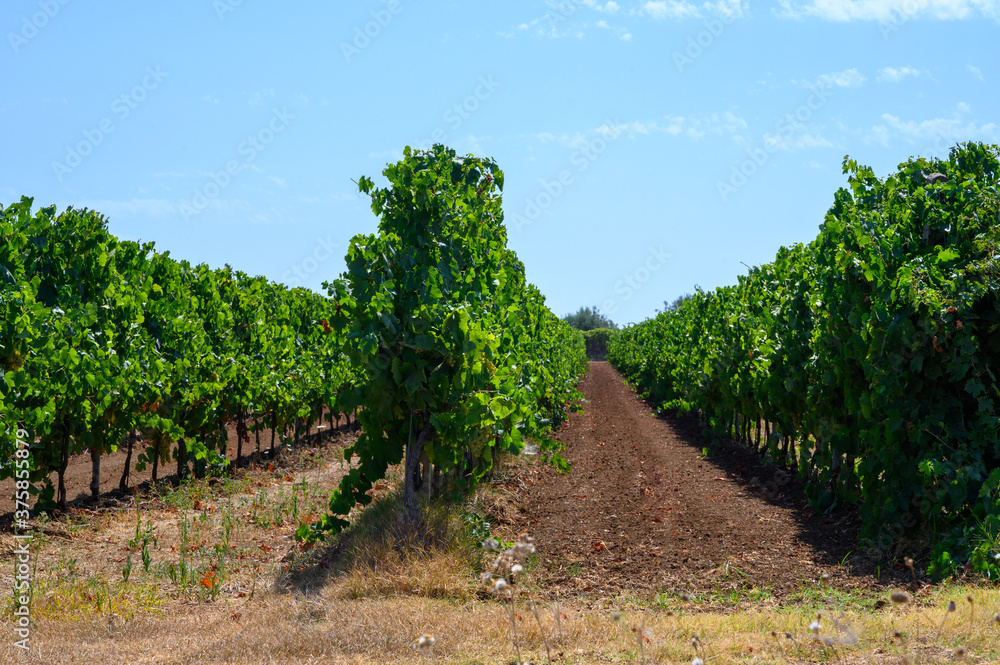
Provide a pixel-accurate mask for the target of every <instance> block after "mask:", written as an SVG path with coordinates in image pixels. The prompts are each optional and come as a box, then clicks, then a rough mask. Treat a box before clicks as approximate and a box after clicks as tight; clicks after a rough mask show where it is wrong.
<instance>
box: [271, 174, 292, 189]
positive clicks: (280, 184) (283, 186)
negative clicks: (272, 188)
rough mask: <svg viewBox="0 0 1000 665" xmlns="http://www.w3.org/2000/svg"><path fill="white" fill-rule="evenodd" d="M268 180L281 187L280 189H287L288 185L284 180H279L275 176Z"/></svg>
mask: <svg viewBox="0 0 1000 665" xmlns="http://www.w3.org/2000/svg"><path fill="white" fill-rule="evenodd" d="M268 178H270V179H271V181H272V182H273V183H274V184H276V185H277V186H278V187H281V188H282V189H284V188H285V187H288V183H287V182H286V181H285V179H284V178H279V177H278V176H275V175H272V176H268Z"/></svg>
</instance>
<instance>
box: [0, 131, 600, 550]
mask: <svg viewBox="0 0 1000 665" xmlns="http://www.w3.org/2000/svg"><path fill="white" fill-rule="evenodd" d="M406 154H407V156H406V159H404V160H403V161H402V162H400V163H399V164H397V165H393V166H390V167H388V168H387V169H386V171H385V175H386V176H387V177H388V178H389V181H390V183H391V185H392V189H390V190H379V189H375V188H374V186H373V184H372V182H371V181H370V180H368V179H366V178H362V180H361V191H362V192H363V193H365V194H370V195H371V198H372V210H373V211H374V212H375V214H376V215H379V216H380V217H381V218H382V223H381V225H380V232H379V234H378V235H377V236H367V237H362V236H359V237H357V238H355V239H354V240H353V241H352V243H351V249H350V252H349V254H348V272H347V273H346V275H345V276H344V277H343V278H342V279H340V280H337V281H335V282H334V283H332V284H330V285H329V288H330V296H329V297H324V296H321V295H318V294H316V293H313V292H310V291H308V290H306V289H301V288H300V289H288V288H286V287H284V286H282V285H280V284H276V283H273V282H269V281H268V280H266V279H264V278H261V277H250V276H248V275H246V274H244V273H242V272H239V271H234V270H232V269H231V268H230V267H229V266H226V267H225V268H222V269H212V268H209V267H208V266H205V265H198V266H192V265H190V264H189V263H187V262H185V261H178V260H175V259H173V258H172V257H170V256H169V253H166V252H157V251H156V250H155V247H154V245H153V244H152V243H146V244H141V245H140V244H138V243H134V242H126V241H120V240H118V239H117V238H115V237H114V236H113V235H111V234H110V233H109V232H108V229H107V221H106V220H105V219H104V217H103V216H102V215H101V214H99V213H98V212H95V211H90V210H76V209H72V208H70V209H68V210H66V211H64V212H62V213H58V214H57V212H56V210H55V208H53V207H47V208H46V207H43V208H41V209H39V210H38V211H37V212H35V213H34V214H32V204H33V201H32V200H31V199H28V198H24V199H22V200H21V201H20V203H17V204H14V205H11V206H9V207H6V208H3V209H2V211H0V212H2V222H0V224H2V226H0V232H2V235H3V239H4V242H3V244H2V245H0V278H2V285H0V289H2V290H0V294H2V295H0V297H2V299H0V302H2V308H3V325H4V328H3V331H2V336H0V358H2V363H3V369H4V381H3V382H0V418H2V420H3V425H4V429H5V430H6V431H7V434H6V435H5V437H4V439H3V441H2V443H0V446H2V448H0V479H2V478H11V477H15V478H16V479H17V499H18V501H19V504H18V512H17V516H18V517H19V518H22V517H24V518H26V517H27V516H28V505H29V503H30V504H31V505H33V506H34V507H35V508H36V509H44V508H49V507H53V506H56V507H60V508H63V509H65V507H66V501H67V491H66V487H65V485H64V481H63V477H64V474H65V471H66V468H67V464H68V462H69V460H70V458H71V456H73V455H76V454H79V453H81V452H83V451H89V455H90V457H91V460H92V465H93V478H94V480H93V482H92V484H91V489H92V492H93V495H94V498H95V499H96V498H97V494H98V492H99V488H100V468H101V459H102V456H104V455H107V454H109V453H113V452H115V451H116V450H118V449H119V448H122V447H124V448H127V450H128V460H129V461H128V462H126V465H125V472H124V474H123V476H122V480H121V486H122V488H125V487H126V484H127V476H128V474H129V471H130V469H131V468H132V464H131V462H130V461H131V460H132V454H133V448H134V447H138V448H139V449H137V450H135V462H134V468H136V469H138V470H143V469H146V468H151V469H152V479H153V481H154V482H155V481H156V480H157V478H158V477H159V476H160V475H161V474H162V469H163V466H164V465H166V464H168V463H170V464H174V463H175V464H176V475H177V477H178V478H180V479H183V478H185V477H187V476H188V475H193V476H194V477H196V478H202V477H205V476H206V475H211V474H216V475H217V474H222V473H225V472H226V470H227V468H226V467H227V466H228V465H229V464H230V461H229V460H228V457H227V450H226V446H227V445H228V437H227V435H226V427H227V424H232V423H235V425H236V430H237V433H238V435H239V436H238V442H239V443H238V445H239V450H238V451H237V455H236V460H235V461H236V463H237V464H238V463H239V461H240V459H241V458H242V456H243V448H242V447H243V444H244V442H246V443H249V441H250V433H251V432H252V431H253V432H256V433H257V440H256V449H257V451H259V450H260V446H261V442H260V437H259V433H260V431H261V430H262V429H265V428H268V429H270V430H271V441H270V446H271V448H272V449H273V448H274V446H275V433H284V434H283V435H282V436H281V438H282V439H283V440H282V443H285V442H286V441H285V439H291V440H294V439H296V438H297V437H298V436H299V434H300V432H301V431H303V430H306V431H308V430H309V429H310V428H311V427H312V426H313V425H314V424H316V423H317V422H318V421H319V420H320V419H322V418H323V416H324V414H326V417H327V418H328V419H329V424H330V425H333V421H334V419H335V418H336V420H337V422H338V423H339V419H340V414H342V413H348V412H353V413H355V414H357V413H358V411H359V410H360V420H361V423H362V424H363V426H364V433H363V434H362V436H361V438H360V439H359V440H358V441H357V443H356V444H355V445H354V446H353V447H351V448H350V449H349V450H348V451H347V452H346V457H347V459H348V460H351V459H352V458H353V457H354V456H357V457H358V458H359V462H358V465H357V467H356V468H355V469H354V470H352V472H351V473H350V474H349V475H348V476H347V477H346V478H345V480H344V483H343V487H342V490H341V492H339V493H336V494H335V496H334V497H333V499H332V500H331V504H330V506H331V510H332V513H331V515H329V516H328V517H327V518H324V519H323V520H321V521H320V522H319V523H317V524H315V525H313V526H312V527H311V528H308V527H307V528H303V529H302V530H300V534H299V535H300V537H302V538H307V539H308V538H315V537H316V536H317V535H318V534H322V533H323V532H325V531H333V530H336V529H337V528H338V527H339V526H340V525H343V524H344V522H343V519H342V517H338V516H345V515H347V514H348V513H349V512H350V510H351V508H352V507H353V506H354V505H355V503H366V502H367V501H369V500H370V497H369V495H368V494H366V492H367V491H368V490H369V489H371V487H372V484H373V483H374V482H375V481H376V480H378V479H380V478H382V477H383V476H384V475H385V473H386V470H387V468H388V467H389V465H391V464H397V463H399V462H400V461H401V457H402V455H403V453H404V449H405V450H407V451H409V452H410V455H409V457H408V458H407V460H406V464H407V469H408V471H409V472H410V473H409V475H408V478H410V480H412V481H413V482H412V483H410V484H409V485H414V486H417V487H420V486H422V485H423V480H424V478H425V477H426V479H427V480H428V481H433V482H434V483H435V486H436V487H437V489H438V491H439V492H444V491H446V490H447V491H450V490H458V489H461V488H466V489H467V488H469V487H471V486H473V485H474V484H475V482H476V481H477V480H478V479H479V478H481V477H482V476H483V474H485V473H486V472H487V471H488V470H489V468H490V466H491V461H492V455H493V453H492V451H494V450H498V449H503V450H509V451H512V452H516V451H518V450H520V449H521V448H522V447H523V446H524V442H525V439H526V437H532V438H533V439H534V440H535V441H537V442H538V443H539V444H540V445H541V447H542V449H543V451H544V452H545V454H546V455H547V456H549V457H550V458H551V459H552V461H553V462H554V463H559V461H560V460H561V457H560V456H559V453H558V450H557V449H556V448H557V445H556V443H555V442H554V441H553V440H552V439H550V438H549V437H548V436H547V432H549V431H551V430H552V429H553V428H554V427H557V426H558V424H559V422H560V421H561V419H562V418H563V417H564V415H565V410H566V408H567V407H568V404H569V403H570V401H571V400H572V399H573V398H574V396H575V395H576V394H577V393H576V392H575V389H574V384H575V383H576V378H577V376H578V375H579V374H580V373H581V372H582V371H583V369H584V367H585V365H584V362H585V357H584V351H583V339H582V337H581V336H580V334H579V333H576V332H575V331H572V329H570V328H569V326H568V325H566V324H565V323H563V322H562V321H560V320H559V319H558V318H557V317H555V316H554V315H553V314H552V313H551V312H550V311H549V310H548V309H547V308H546V307H545V304H544V298H543V297H542V296H541V295H540V294H539V292H538V291H537V289H535V288H534V287H533V286H532V285H530V284H528V283H526V282H525V280H524V268H523V265H521V263H520V262H519V261H518V260H517V257H516V256H515V255H514V254H513V253H512V252H511V251H510V250H508V249H507V248H506V236H505V233H504V230H503V226H502V212H501V211H500V196H499V192H500V190H501V189H502V187H503V173H502V172H501V171H500V170H499V169H498V168H497V166H496V165H495V164H494V163H492V162H489V161H486V160H478V159H471V158H470V159H460V158H457V157H456V155H455V153H454V152H453V151H448V150H446V149H444V148H443V147H440V146H438V147H436V148H435V149H434V150H433V151H429V152H422V153H412V154H411V153H410V152H409V150H408V151H407V153H406ZM15 434H17V437H15ZM140 437H141V444H140V445H139V446H136V444H137V442H138V441H139V439H140ZM18 440H23V441H24V442H25V443H26V444H27V446H26V448H23V449H19V448H18V443H17V442H18ZM265 445H266V442H265ZM53 472H55V473H56V475H57V478H58V480H57V482H56V483H55V484H53V483H52V482H50V480H49V476H50V474H52V473H53ZM418 472H419V478H418ZM411 489H412V487H411ZM35 495H37V496H35ZM36 500H37V503H35V501H36ZM411 504H412V501H411Z"/></svg>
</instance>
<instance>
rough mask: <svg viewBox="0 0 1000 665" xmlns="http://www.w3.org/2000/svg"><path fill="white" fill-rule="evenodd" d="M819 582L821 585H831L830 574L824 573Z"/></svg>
mask: <svg viewBox="0 0 1000 665" xmlns="http://www.w3.org/2000/svg"><path fill="white" fill-rule="evenodd" d="M819 582H820V584H829V583H830V573H823V574H822V575H820V578H819Z"/></svg>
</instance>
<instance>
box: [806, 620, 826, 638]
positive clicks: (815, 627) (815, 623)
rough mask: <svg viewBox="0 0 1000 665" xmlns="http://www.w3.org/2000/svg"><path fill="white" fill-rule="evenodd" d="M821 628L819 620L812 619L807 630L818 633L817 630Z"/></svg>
mask: <svg viewBox="0 0 1000 665" xmlns="http://www.w3.org/2000/svg"><path fill="white" fill-rule="evenodd" d="M821 628H823V626H821V625H819V621H813V622H812V623H811V624H809V632H811V633H813V634H814V635H819V631H820V629H821Z"/></svg>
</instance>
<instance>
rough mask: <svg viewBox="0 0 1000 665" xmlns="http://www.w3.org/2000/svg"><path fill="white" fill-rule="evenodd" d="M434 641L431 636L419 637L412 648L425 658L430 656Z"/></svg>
mask: <svg viewBox="0 0 1000 665" xmlns="http://www.w3.org/2000/svg"><path fill="white" fill-rule="evenodd" d="M435 641H436V640H435V639H434V636H433V635H421V636H420V637H419V638H417V643H416V644H415V645H414V646H415V647H416V648H417V651H419V652H420V653H421V654H422V655H424V656H427V655H430V653H431V647H433V646H434V642H435Z"/></svg>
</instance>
